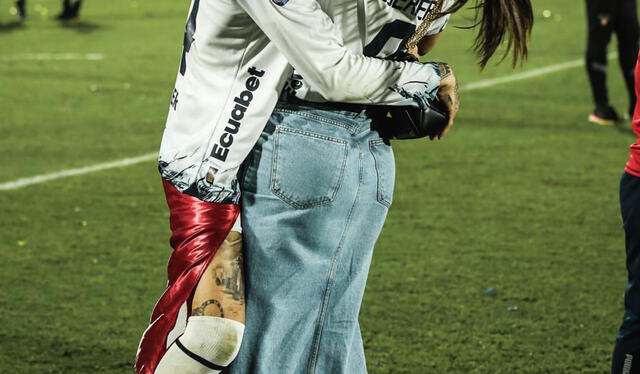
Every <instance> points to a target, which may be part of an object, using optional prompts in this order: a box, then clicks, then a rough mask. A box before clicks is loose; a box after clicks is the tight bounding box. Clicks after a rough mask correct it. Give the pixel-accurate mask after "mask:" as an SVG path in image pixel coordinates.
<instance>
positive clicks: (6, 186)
mask: <svg viewBox="0 0 640 374" xmlns="http://www.w3.org/2000/svg"><path fill="white" fill-rule="evenodd" d="M615 56H616V55H615V54H610V55H609V58H614V57H615ZM581 66H584V60H574V61H568V62H563V63H560V64H555V65H549V66H546V67H542V68H539V69H533V70H530V71H527V72H524V73H520V74H511V75H508V76H505V77H500V78H494V79H487V80H482V81H479V82H475V83H469V84H467V85H465V86H463V87H461V88H460V90H461V91H462V90H464V91H473V90H479V89H482V88H489V87H494V86H498V85H501V84H505V83H511V82H516V81H520V80H524V79H530V78H535V77H539V76H543V75H548V74H552V73H556V72H559V71H563V70H569V69H574V68H578V67H581ZM157 157H158V154H157V153H156V152H154V153H147V154H144V155H140V156H136V157H131V158H125V159H122V160H117V161H111V162H105V163H102V164H96V165H92V166H86V167H82V168H77V169H67V170H62V171H59V172H56V173H50V174H41V175H36V176H33V177H30V178H22V179H17V180H14V181H11V182H5V183H0V191H10V190H16V189H18V188H22V187H27V186H31V185H34V184H40V183H44V182H48V181H52V180H55V179H60V178H67V177H72V176H76V175H82V174H89V173H95V172H98V171H102V170H107V169H113V168H119V167H125V166H131V165H136V164H139V163H142V162H146V161H151V160H155V159H157Z"/></svg>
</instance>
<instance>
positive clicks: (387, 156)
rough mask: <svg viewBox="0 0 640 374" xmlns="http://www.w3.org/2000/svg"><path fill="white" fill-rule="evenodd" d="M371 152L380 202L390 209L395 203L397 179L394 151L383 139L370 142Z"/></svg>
mask: <svg viewBox="0 0 640 374" xmlns="http://www.w3.org/2000/svg"><path fill="white" fill-rule="evenodd" d="M369 150H370V151H371V154H372V155H373V160H374V161H375V165H376V174H377V177H378V188H377V195H378V196H377V199H378V202H379V203H380V204H382V205H384V206H386V207H387V208H389V207H390V206H391V203H392V202H393V186H394V184H395V179H396V170H395V161H394V159H393V151H392V150H391V146H390V145H388V144H387V143H385V141H384V140H383V139H373V140H370V141H369Z"/></svg>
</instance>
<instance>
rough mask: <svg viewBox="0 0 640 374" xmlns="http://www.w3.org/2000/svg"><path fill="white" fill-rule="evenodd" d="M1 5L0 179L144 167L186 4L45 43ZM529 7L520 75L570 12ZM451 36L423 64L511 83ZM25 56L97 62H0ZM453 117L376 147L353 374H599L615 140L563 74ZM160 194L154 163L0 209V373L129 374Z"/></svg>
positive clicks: (89, 6)
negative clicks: (359, 360)
mask: <svg viewBox="0 0 640 374" xmlns="http://www.w3.org/2000/svg"><path fill="white" fill-rule="evenodd" d="M10 5H11V4H10V2H6V1H5V2H2V3H1V4H0V7H1V8H0V11H1V12H2V15H1V16H0V23H2V26H0V113H1V115H0V131H1V132H2V134H3V136H2V137H0V149H1V150H2V151H1V153H0V154H1V155H2V166H1V170H2V173H1V175H2V177H1V178H2V180H1V182H5V181H10V180H14V179H17V178H22V177H29V176H32V175H35V174H42V173H49V172H54V171H59V170H63V169H68V168H74V167H80V166H85V165H91V164H95V163H99V162H104V161H111V160H115V159H120V158H125V157H131V156H137V155H140V154H144V153H148V152H152V151H154V150H157V148H158V145H159V140H160V136H161V133H162V128H163V123H164V117H165V114H166V112H167V107H168V102H169V99H170V95H171V91H172V86H173V82H174V78H175V74H176V71H177V66H178V61H179V57H180V52H181V44H182V32H183V30H184V19H185V17H186V11H187V7H188V2H187V1H185V0H181V1H169V0H154V1H140V2H137V1H124V0H112V1H108V2H107V1H88V2H86V4H85V7H84V8H83V10H82V16H83V21H82V22H81V23H79V24H75V25H72V26H66V27H62V26H61V25H59V24H58V23H57V22H55V21H53V20H51V15H52V14H55V13H56V12H57V11H58V10H59V6H60V4H59V2H58V1H48V0H40V1H37V0H31V1H29V4H28V6H29V9H28V10H29V13H30V19H29V20H28V22H27V23H26V24H25V25H24V26H22V27H18V26H16V25H14V24H11V18H10V16H9V13H8V7H9V6H10ZM535 6H536V29H535V33H534V37H533V43H532V47H531V58H530V60H529V62H528V63H527V64H526V66H525V67H524V69H533V68H537V67H542V66H547V65H551V64H555V63H561V62H565V61H568V60H575V59H578V58H580V57H581V56H582V54H583V48H584V47H583V41H584V39H585V38H584V29H585V26H584V21H585V19H584V18H585V17H584V14H583V9H582V2H559V1H552V0H539V1H536V2H535ZM545 9H549V10H550V11H551V17H549V18H545V17H542V12H543V10H545ZM467 15H469V13H467ZM468 24H469V21H465V20H464V19H463V17H461V16H457V17H456V19H455V20H454V22H453V23H452V25H454V26H455V25H459V26H463V25H468ZM472 37H473V32H471V31H466V30H461V29H455V28H454V27H450V28H449V30H447V32H446V33H445V34H444V36H443V38H442V40H441V42H440V44H439V46H438V48H437V50H436V51H435V52H434V53H433V56H432V57H430V59H434V60H444V61H450V62H451V63H452V64H453V66H454V69H456V72H457V73H458V75H459V79H460V80H461V83H462V84H463V85H464V84H465V83H471V82H475V81H478V80H482V79H487V78H492V77H497V76H502V75H506V74H511V73H512V72H511V70H510V67H509V66H508V65H509V64H508V63H507V64H503V65H501V66H498V67H496V66H489V67H488V68H487V69H486V71H484V72H482V73H481V72H479V70H478V69H477V68H476V67H475V65H474V58H473V57H472V55H471V54H470V52H469V46H470V45H471V40H472ZM301 47H302V46H301ZM42 52H50V53H67V52H71V53H93V52H96V53H103V54H104V55H105V59H104V60H102V61H6V60H3V58H6V57H7V56H15V55H17V54H23V53H42ZM611 67H612V68H611V69H610V71H611V73H612V74H611V79H610V82H611V96H612V98H613V102H614V104H615V105H616V106H617V107H618V108H619V109H620V111H624V108H626V93H625V92H624V90H623V86H622V83H621V80H620V79H619V78H618V77H619V73H618V70H617V69H615V68H616V64H613V63H612V64H611ZM462 100H463V109H462V112H461V114H460V118H459V121H457V124H456V128H455V129H454V131H452V132H451V133H450V134H449V135H448V136H447V137H446V138H445V139H444V140H443V141H440V142H426V141H407V142H397V143H395V144H394V148H395V152H396V159H397V165H398V176H397V185H396V193H395V201H394V205H393V207H392V209H391V211H390V214H389V218H388V220H387V224H386V226H385V229H384V231H383V234H382V236H381V238H380V240H379V242H378V245H377V248H376V254H375V257H374V263H373V266H372V269H371V272H370V277H369V283H368V287H367V292H366V295H365V299H364V302H363V307H362V313H361V324H362V330H363V338H364V341H365V348H366V354H367V358H368V365H369V371H370V372H371V373H380V374H382V373H437V374H439V373H474V374H493V373H519V374H520V373H529V374H542V373H545V374H546V373H557V374H561V373H562V374H578V373H580V374H585V373H606V372H607V370H608V366H609V355H610V351H611V349H612V344H613V339H614V335H615V332H616V329H617V326H618V324H619V322H620V321H621V317H622V293H623V290H624V282H625V270H624V249H623V233H622V230H621V223H620V218H619V213H618V203H617V188H618V187H617V185H618V180H619V176H620V173H621V170H622V166H623V165H624V162H625V160H626V157H627V146H628V144H629V143H631V142H632V140H633V138H632V137H631V136H630V134H629V132H628V124H626V125H625V128H622V129H615V128H604V127H599V126H596V125H592V124H589V123H587V122H586V117H587V114H588V112H589V111H590V110H591V109H592V106H591V101H590V95H589V91H588V85H587V81H586V75H585V73H584V71H583V69H581V68H577V69H572V70H567V71H564V72H560V73H555V74H551V75H547V76H542V77H538V78H534V79H530V80H526V81H521V82H514V83H510V84H505V85H501V86H496V87H492V88H486V89H482V90H478V91H473V92H468V93H466V94H465V93H463V95H462ZM163 199H164V198H163V194H162V191H161V185H160V181H159V176H158V174H157V171H156V165H155V163H154V162H147V163H143V164H140V165H136V166H131V167H127V168H121V169H112V170H108V171H103V172H100V173H95V174H88V175H83V176H78V177H73V178H67V179H61V180H57V181H53V182H48V183H45V184H40V185H35V186H30V187H26V188H22V189H19V190H16V191H8V192H0V207H1V210H2V214H0V238H1V240H0V285H2V287H1V288H0V326H2V329H0V373H16V374H17V373H65V374H71V373H83V374H84V373H127V372H131V366H132V365H133V358H134V354H135V349H136V345H137V343H138V339H139V337H140V334H141V333H142V331H143V330H144V328H145V327H146V324H147V321H148V317H149V313H150V311H151V308H152V307H153V305H154V303H155V301H156V299H157V298H158V296H159V295H160V293H161V292H162V290H163V286H164V283H165V277H164V267H165V264H166V260H167V258H168V255H169V253H170V249H169V247H168V243H167V238H168V235H169V232H168V227H167V226H168V225H167V218H168V215H167V213H166V207H165V203H164V200H163ZM488 287H491V288H492V289H493V292H489V293H487V292H485V289H486V288H488ZM516 306H517V308H518V310H517V311H511V312H510V311H508V307H516Z"/></svg>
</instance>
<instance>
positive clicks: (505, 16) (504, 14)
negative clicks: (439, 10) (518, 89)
mask: <svg viewBox="0 0 640 374" xmlns="http://www.w3.org/2000/svg"><path fill="white" fill-rule="evenodd" d="M468 1H469V0H456V2H455V3H454V5H453V6H452V7H451V8H449V9H448V10H447V13H454V12H456V11H458V10H459V9H460V8H462V7H464V6H465V5H466V4H467V2H468ZM474 8H475V10H476V15H475V21H476V24H475V26H477V27H479V29H478V34H477V35H476V39H475V41H474V43H473V50H474V51H475V52H476V54H477V56H478V59H479V60H478V64H479V65H480V67H483V68H484V67H485V66H486V65H487V62H489V59H490V58H491V56H493V55H494V53H495V52H496V50H497V49H498V47H499V46H500V45H501V44H502V42H503V41H505V39H506V41H507V48H506V51H505V53H504V55H503V56H502V60H503V59H505V58H506V57H507V56H508V55H509V52H512V55H513V66H515V65H516V64H517V63H518V62H519V61H520V62H522V61H524V60H525V59H526V58H527V54H528V48H527V42H528V41H529V36H530V35H531V29H532V28H533V9H532V7H531V0H475V6H474ZM502 60H501V61H502Z"/></svg>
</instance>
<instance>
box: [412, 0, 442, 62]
mask: <svg viewBox="0 0 640 374" xmlns="http://www.w3.org/2000/svg"><path fill="white" fill-rule="evenodd" d="M443 6H444V0H438V1H437V2H436V6H435V7H433V8H432V9H431V11H430V12H429V13H427V16H426V17H425V18H424V20H423V21H422V23H421V24H420V25H418V28H417V29H416V31H415V32H414V33H413V35H411V38H409V41H408V42H407V44H405V46H404V48H405V49H406V50H407V51H410V50H412V49H413V48H415V47H416V45H418V42H420V40H422V38H424V35H425V34H426V33H427V31H429V27H431V24H432V23H433V21H435V20H436V18H438V16H440V13H442V7H443Z"/></svg>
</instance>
